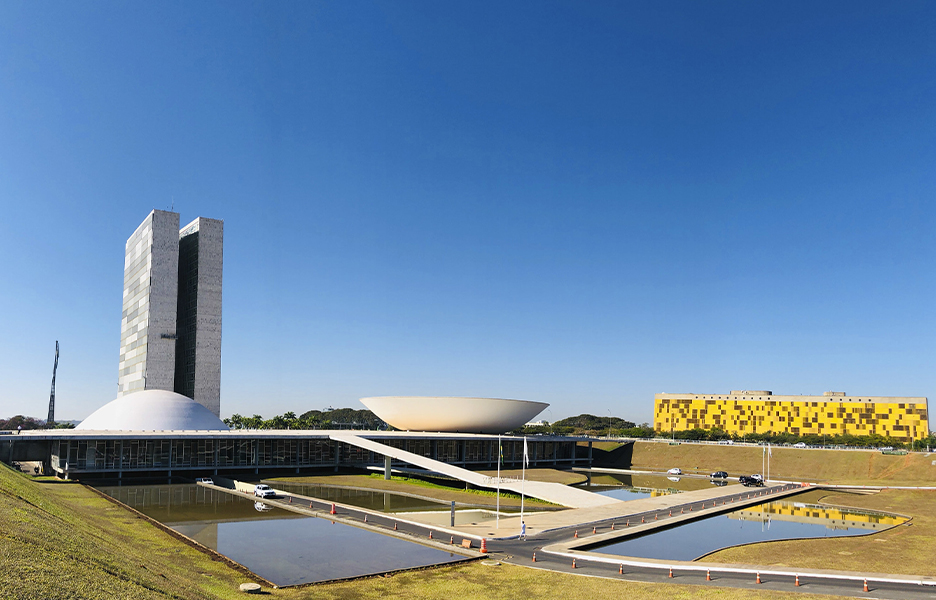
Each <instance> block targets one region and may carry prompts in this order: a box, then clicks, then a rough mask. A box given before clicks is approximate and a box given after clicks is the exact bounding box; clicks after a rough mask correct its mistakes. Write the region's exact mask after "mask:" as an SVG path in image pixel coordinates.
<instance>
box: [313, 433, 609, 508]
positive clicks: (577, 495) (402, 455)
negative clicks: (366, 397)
mask: <svg viewBox="0 0 936 600" xmlns="http://www.w3.org/2000/svg"><path fill="white" fill-rule="evenodd" d="M328 437H329V438H331V439H333V440H335V441H336V442H344V443H345V444H349V445H351V446H357V447H358V448H363V449H364V450H370V451H373V452H376V453H377V454H381V455H383V456H389V457H390V458H395V459H397V460H402V461H404V462H407V463H409V464H411V465H416V466H417V467H422V468H423V469H427V470H430V471H435V472H437V473H442V474H443V475H447V476H449V477H452V478H455V479H458V480H460V481H464V482H466V483H470V484H471V485H473V486H475V487H481V488H487V489H490V490H493V489H496V488H497V478H496V477H488V476H486V475H481V474H480V473H475V472H474V471H469V470H468V469H463V468H462V467H456V466H454V465H450V464H447V463H444V462H441V461H438V460H434V459H431V458H427V457H425V456H421V455H419V454H413V453H412V452H407V451H406V450H401V449H399V448H393V447H391V446H387V445H386V444H381V443H379V442H375V441H373V440H368V439H364V438H362V437H358V436H356V435H348V434H336V435H329V436H328ZM500 489H502V490H507V491H510V492H514V493H516V494H519V493H521V489H522V493H523V494H524V495H527V496H530V497H532V498H538V499H540V500H545V501H546V502H552V503H553V504H558V505H560V506H568V507H570V508H590V507H595V506H609V505H612V504H623V502H621V501H620V500H615V499H613V498H608V497H606V496H601V495H599V494H593V493H592V492H586V491H585V490H580V489H577V488H573V487H569V486H567V485H562V484H560V483H547V482H543V481H526V482H522V483H521V482H520V481H517V480H515V479H501V482H500Z"/></svg>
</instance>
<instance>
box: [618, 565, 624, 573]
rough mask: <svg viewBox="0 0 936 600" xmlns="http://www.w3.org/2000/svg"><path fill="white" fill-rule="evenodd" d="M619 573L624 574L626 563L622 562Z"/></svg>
mask: <svg viewBox="0 0 936 600" xmlns="http://www.w3.org/2000/svg"><path fill="white" fill-rule="evenodd" d="M618 573H619V574H621V575H623V574H624V563H621V568H619V569H618Z"/></svg>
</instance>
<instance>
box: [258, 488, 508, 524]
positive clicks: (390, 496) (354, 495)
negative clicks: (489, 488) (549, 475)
mask: <svg viewBox="0 0 936 600" xmlns="http://www.w3.org/2000/svg"><path fill="white" fill-rule="evenodd" d="M273 487H274V488H276V489H281V490H284V491H287V492H292V493H294V494H299V495H302V496H309V497H312V498H319V499H321V500H325V501H327V502H338V503H341V504H347V505H349V506H357V507H359V508H366V509H368V510H376V511H380V512H385V513H394V514H398V513H405V514H423V513H431V512H441V513H444V514H445V515H446V518H445V521H444V522H445V524H448V522H449V521H448V516H447V515H449V512H450V511H451V507H452V504H451V502H446V501H443V500H432V499H429V498H418V497H414V496H403V495H400V494H396V493H393V492H384V491H380V490H364V489H354V488H343V487H335V486H328V485H322V484H318V483H292V482H286V481H276V482H274V483H273ZM500 512H501V515H504V514H505V513H506V514H513V513H519V512H520V508H519V507H505V506H501V508H500ZM455 513H456V514H455V522H456V523H461V522H470V521H475V520H478V518H473V519H469V520H468V521H466V520H465V518H467V517H462V516H459V515H460V514H461V513H465V514H466V515H470V514H474V515H475V516H476V517H479V518H480V519H486V518H490V519H493V518H494V517H495V516H496V513H495V511H494V510H492V509H491V507H487V506H485V507H481V506H477V507H473V508H470V507H469V508H466V507H464V506H461V507H458V508H457V509H456V510H455ZM481 513H484V514H485V515H486V516H480V514H481ZM432 518H433V519H435V517H432Z"/></svg>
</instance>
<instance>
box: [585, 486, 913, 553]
mask: <svg viewBox="0 0 936 600" xmlns="http://www.w3.org/2000/svg"><path fill="white" fill-rule="evenodd" d="M905 522H906V519H904V518H903V517H897V516H894V515H886V514H883V513H877V512H873V511H863V510H857V509H848V508H840V507H828V506H821V505H816V504H804V503H801V502H791V501H782V500H781V501H777V502H770V503H766V504H761V505H759V506H754V507H750V508H746V509H744V510H738V511H734V512H731V513H728V514H723V515H717V516H714V517H708V518H706V519H700V520H698V521H692V522H690V523H687V524H685V525H679V526H675V527H672V528H669V529H664V530H659V531H657V532H655V533H650V534H647V535H644V536H641V537H637V538H630V539H627V540H623V541H620V542H617V543H614V544H609V545H607V546H602V547H600V548H594V550H596V551H598V552H602V553H606V554H617V555H619V556H635V557H640V558H657V559H664V560H665V559H670V560H696V559H698V558H700V557H703V556H704V555H706V554H709V553H711V552H714V551H715V550H720V549H722V548H726V547H728V546H736V545H739V544H749V543H753V542H766V541H773V540H788V539H799V538H822V537H842V536H849V535H862V534H866V533H868V532H869V530H870V531H877V530H882V529H887V528H889V527H893V526H894V525H899V524H901V523H905Z"/></svg>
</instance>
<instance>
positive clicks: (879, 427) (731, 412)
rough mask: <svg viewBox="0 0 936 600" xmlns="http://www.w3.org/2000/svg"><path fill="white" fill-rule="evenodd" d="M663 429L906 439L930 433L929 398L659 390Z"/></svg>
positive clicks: (657, 408) (658, 418) (656, 413)
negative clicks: (927, 404)
mask: <svg viewBox="0 0 936 600" xmlns="http://www.w3.org/2000/svg"><path fill="white" fill-rule="evenodd" d="M653 427H654V429H656V430H657V431H661V432H669V431H684V430H688V429H696V428H698V429H714V428H718V429H723V430H724V431H726V432H728V433H730V434H737V435H744V434H749V433H767V432H771V433H793V434H797V435H808V434H819V435H823V434H826V435H837V434H850V435H872V434H878V435H882V436H889V437H892V438H894V439H897V440H901V441H904V442H910V441H911V440H917V439H921V438H924V437H926V436H927V435H929V421H928V413H927V411H926V398H896V397H893V398H892V397H882V396H862V397H854V396H846V395H845V392H826V393H825V394H823V395H822V396H775V395H774V394H773V393H772V392H769V391H766V390H760V391H733V392H731V393H730V394H721V395H718V394H714V395H712V394H656V395H655V396H654V410H653Z"/></svg>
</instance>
